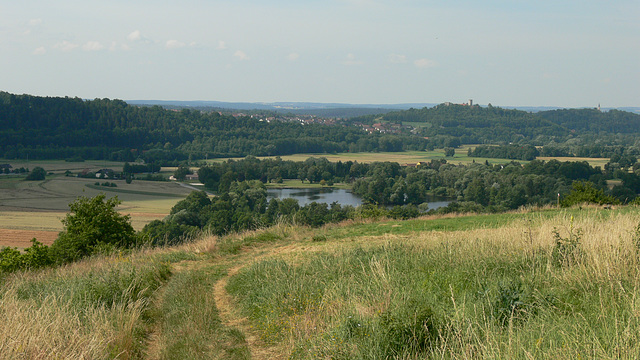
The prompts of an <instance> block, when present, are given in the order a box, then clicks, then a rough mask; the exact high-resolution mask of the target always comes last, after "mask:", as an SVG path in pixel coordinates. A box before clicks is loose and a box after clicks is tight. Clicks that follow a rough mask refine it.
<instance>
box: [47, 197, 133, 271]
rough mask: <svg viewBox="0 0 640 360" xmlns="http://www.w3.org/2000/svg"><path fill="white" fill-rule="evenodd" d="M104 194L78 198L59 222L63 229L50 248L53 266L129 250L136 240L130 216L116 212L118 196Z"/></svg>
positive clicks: (118, 202)
mask: <svg viewBox="0 0 640 360" xmlns="http://www.w3.org/2000/svg"><path fill="white" fill-rule="evenodd" d="M105 197H106V196H105V194H100V195H97V196H95V197H93V198H87V197H84V196H83V197H79V198H78V199H77V200H76V201H74V202H72V203H71V204H69V208H70V210H71V212H70V213H69V214H67V216H66V218H64V219H63V220H62V224H63V225H64V230H63V231H62V232H61V233H60V234H59V235H58V238H57V239H56V241H55V242H54V243H53V245H52V246H51V254H52V257H53V258H54V259H55V262H56V263H67V262H72V261H76V260H79V259H81V258H83V257H86V256H89V255H92V254H93V253H96V252H98V251H104V250H108V249H112V248H129V247H133V246H135V245H136V244H137V240H138V237H137V236H136V233H135V230H134V229H133V227H132V226H131V218H130V216H129V215H121V214H119V213H118V212H117V211H116V209H115V208H116V207H117V206H118V205H119V204H120V201H119V200H118V198H117V197H114V198H111V199H106V200H105Z"/></svg>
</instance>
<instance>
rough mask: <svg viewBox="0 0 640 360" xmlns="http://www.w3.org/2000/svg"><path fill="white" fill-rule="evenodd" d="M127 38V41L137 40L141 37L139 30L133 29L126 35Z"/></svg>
mask: <svg viewBox="0 0 640 360" xmlns="http://www.w3.org/2000/svg"><path fill="white" fill-rule="evenodd" d="M127 39H129V41H138V40H140V39H142V34H141V33H140V30H135V31H132V32H131V33H130V34H129V35H127Z"/></svg>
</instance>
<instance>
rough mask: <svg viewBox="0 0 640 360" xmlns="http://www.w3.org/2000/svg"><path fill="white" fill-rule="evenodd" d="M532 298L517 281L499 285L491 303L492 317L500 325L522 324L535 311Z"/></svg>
mask: <svg viewBox="0 0 640 360" xmlns="http://www.w3.org/2000/svg"><path fill="white" fill-rule="evenodd" d="M534 305H535V302H534V300H533V298H532V297H531V296H530V295H529V294H527V293H526V292H525V290H524V289H523V286H522V284H521V283H520V282H519V281H512V282H509V283H506V284H505V283H500V284H499V286H498V293H497V296H496V298H495V300H494V301H493V315H494V317H495V318H496V320H497V321H498V322H499V323H500V324H501V325H504V326H506V325H508V324H509V323H510V322H512V323H513V322H516V323H518V322H522V321H523V320H525V319H526V318H527V316H528V315H530V314H531V313H532V312H533V311H534V309H535V306H534Z"/></svg>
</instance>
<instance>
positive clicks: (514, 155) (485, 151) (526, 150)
mask: <svg viewBox="0 0 640 360" xmlns="http://www.w3.org/2000/svg"><path fill="white" fill-rule="evenodd" d="M467 155H468V156H471V157H486V158H496V159H512V160H526V161H529V160H534V159H535V158H536V157H537V156H538V155H540V152H539V151H538V149H536V147H535V146H532V145H524V146H518V145H499V146H487V145H480V146H476V147H475V148H473V149H472V148H469V151H468V152H467Z"/></svg>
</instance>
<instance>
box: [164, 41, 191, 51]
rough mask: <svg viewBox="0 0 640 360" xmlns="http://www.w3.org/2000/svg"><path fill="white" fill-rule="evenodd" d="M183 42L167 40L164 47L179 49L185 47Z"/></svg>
mask: <svg viewBox="0 0 640 360" xmlns="http://www.w3.org/2000/svg"><path fill="white" fill-rule="evenodd" d="M185 46H186V45H185V43H183V42H181V41H178V40H167V43H166V44H165V47H166V48H167V49H180V48H181V47H185Z"/></svg>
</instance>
